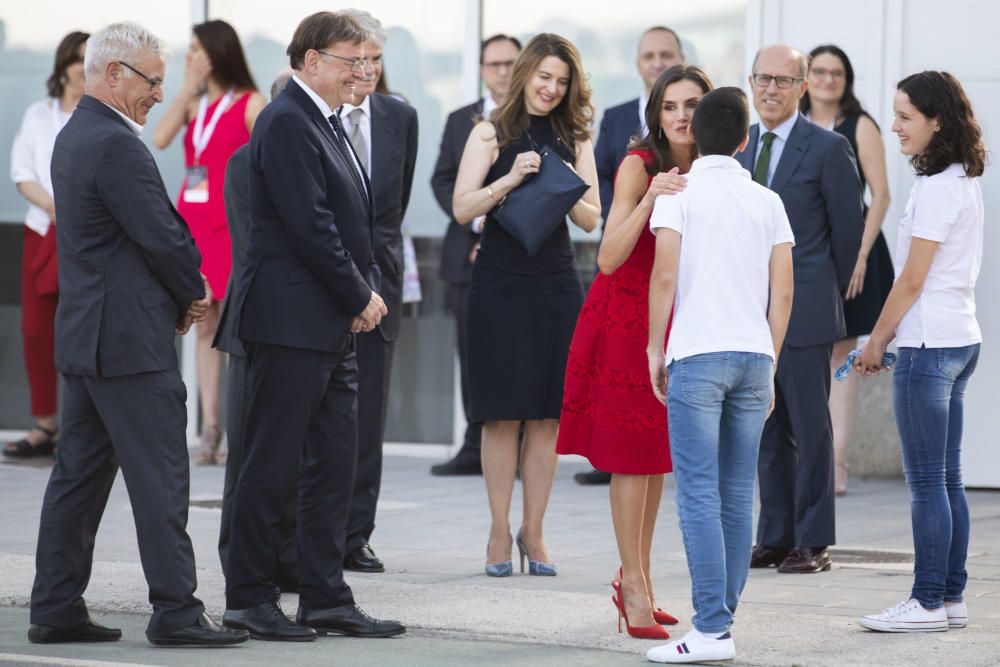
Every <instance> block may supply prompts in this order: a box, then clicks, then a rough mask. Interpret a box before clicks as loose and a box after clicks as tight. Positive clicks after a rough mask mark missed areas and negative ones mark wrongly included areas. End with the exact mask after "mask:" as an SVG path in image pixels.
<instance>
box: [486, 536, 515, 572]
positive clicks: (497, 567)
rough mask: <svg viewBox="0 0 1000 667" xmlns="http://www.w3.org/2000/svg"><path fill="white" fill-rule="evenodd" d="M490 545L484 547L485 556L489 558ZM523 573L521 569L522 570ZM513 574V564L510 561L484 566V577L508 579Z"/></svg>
mask: <svg viewBox="0 0 1000 667" xmlns="http://www.w3.org/2000/svg"><path fill="white" fill-rule="evenodd" d="M489 553H490V545H489V544H488V543H487V545H486V555H487V558H488V557H489ZM522 571H523V569H522ZM512 574H514V563H512V562H511V561H509V560H507V561H503V562H502V563H487V564H486V576H488V577H509V576H511V575H512Z"/></svg>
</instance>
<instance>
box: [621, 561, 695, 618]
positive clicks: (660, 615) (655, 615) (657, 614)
mask: <svg viewBox="0 0 1000 667" xmlns="http://www.w3.org/2000/svg"><path fill="white" fill-rule="evenodd" d="M621 578H622V568H621V567H619V568H618V581H612V582H611V588H614V589H615V590H616V591H617V590H619V588H620V587H621V584H620V583H619V582H620V581H621ZM615 584H618V586H617V587H616V586H615ZM653 620H654V621H656V622H657V623H659V624H660V625H677V624H678V623H680V621H678V620H677V617H676V616H674V615H673V614H668V613H667V612H665V611H663V610H662V609H660V608H659V607H657V608H656V609H654V610H653Z"/></svg>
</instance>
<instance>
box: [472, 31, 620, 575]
mask: <svg viewBox="0 0 1000 667" xmlns="http://www.w3.org/2000/svg"><path fill="white" fill-rule="evenodd" d="M593 115H594V111H593V107H592V106H591V104H590V87H589V85H588V84H587V80H586V78H585V76H584V72H583V67H582V66H581V64H580V54H579V52H578V51H577V49H576V47H575V46H573V45H572V44H571V43H570V42H569V41H567V40H566V39H564V38H562V37H560V36H558V35H553V34H541V35H538V36H537V37H535V38H534V39H532V40H531V42H529V43H528V45H527V46H526V47H525V49H524V51H523V52H521V55H520V57H519V58H518V60H517V62H516V63H515V65H514V72H513V75H512V77H511V84H510V94H509V96H508V98H507V101H506V102H505V103H504V104H503V105H501V106H500V107H499V108H497V109H496V110H495V111H494V112H493V114H492V116H491V117H490V119H489V120H486V121H483V122H481V123H479V124H478V125H476V127H475V128H474V129H473V131H472V134H471V135H470V136H469V140H468V142H467V143H466V145H465V152H464V153H463V155H462V162H461V165H460V166H459V170H458V177H457V180H456V182H455V194H454V201H453V204H454V213H455V219H456V220H458V222H460V223H462V224H467V223H469V222H471V221H472V220H473V219H474V218H476V217H478V216H483V215H485V216H486V225H485V228H484V230H483V236H482V241H481V246H480V249H479V255H478V257H477V258H476V264H475V267H474V269H473V272H472V283H471V285H470V287H469V376H470V385H471V386H470V389H471V406H470V412H471V417H472V421H477V422H484V424H483V444H482V462H483V475H484V477H485V478H486V492H487V495H488V496H489V503H490V513H491V515H492V526H491V528H490V538H489V543H488V545H487V554H486V573H487V574H489V575H491V576H509V575H510V574H511V573H512V571H513V564H512V563H511V551H512V549H513V539H512V537H511V530H510V519H509V516H508V515H509V513H510V502H511V494H512V493H513V489H514V477H515V473H516V471H517V464H518V445H519V443H518V428H519V425H520V423H521V422H522V421H523V422H524V424H525V429H524V430H525V433H524V455H523V457H522V458H521V480H522V483H523V485H524V510H523V519H522V523H521V528H520V530H519V531H518V535H517V545H518V551H519V552H520V555H521V566H522V570H523V568H524V560H525V558H527V559H528V561H529V573H530V574H539V575H549V576H551V575H554V574H555V573H556V570H555V566H554V565H553V564H552V563H551V562H550V561H549V557H548V552H547V551H546V549H545V543H544V540H543V536H542V520H543V518H544V516H545V507H546V505H547V504H548V499H549V492H550V491H551V490H552V480H553V478H554V477H555V469H556V446H555V445H556V434H557V432H558V429H559V411H560V409H561V407H562V392H563V378H564V377H565V373H566V357H567V354H568V352H569V343H570V339H571V338H572V337H573V327H574V326H575V324H576V318H577V315H578V314H579V312H580V307H581V305H582V304H583V285H582V284H581V282H580V276H579V273H578V272H577V268H576V260H575V258H574V256H573V248H572V246H571V245H570V239H569V228H568V226H567V225H566V223H565V222H564V223H563V224H562V225H560V226H559V227H558V228H557V229H556V231H555V232H554V233H553V234H552V235H551V236H550V237H549V238H548V240H547V241H546V242H545V243H544V244H543V245H542V247H541V249H540V250H539V251H538V252H537V253H536V254H535V255H530V256H529V255H528V253H527V251H525V249H524V248H523V247H522V246H521V245H520V244H519V243H518V242H517V240H515V238H514V237H513V236H511V235H510V234H509V233H507V231H506V230H504V229H503V227H501V226H500V223H498V222H497V221H496V220H494V219H493V218H492V215H491V211H492V210H493V208H494V207H495V206H496V205H497V204H499V203H500V202H501V201H502V200H503V198H504V197H506V196H507V194H508V193H509V192H511V191H512V190H514V189H515V188H516V187H517V186H518V185H520V184H521V182H522V181H523V180H524V178H525V176H527V175H528V174H533V173H536V172H537V171H538V168H539V163H540V157H539V154H538V152H537V150H538V149H540V148H542V147H544V146H549V147H551V148H552V149H553V150H554V151H555V152H556V153H558V154H559V156H560V157H562V158H563V160H565V161H566V162H567V163H569V164H571V165H574V168H575V169H576V171H577V173H579V174H580V176H581V178H583V180H584V181H586V182H587V183H588V184H590V185H591V187H590V188H589V189H588V190H587V191H586V193H584V195H583V196H582V197H581V198H580V200H579V201H578V202H577V203H576V204H575V205H574V206H573V208H572V210H571V211H570V213H569V217H570V220H572V222H573V223H574V224H575V225H577V226H578V227H580V228H581V229H584V230H586V231H588V232H589V231H591V230H593V229H594V228H595V227H597V223H598V220H599V216H600V210H601V207H600V201H599V197H598V190H597V169H596V167H595V163H594V151H593V145H592V143H591V140H590V135H589V128H590V125H591V123H592V121H593Z"/></svg>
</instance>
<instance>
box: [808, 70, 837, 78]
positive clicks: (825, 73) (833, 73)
mask: <svg viewBox="0 0 1000 667" xmlns="http://www.w3.org/2000/svg"><path fill="white" fill-rule="evenodd" d="M809 73H810V74H812V75H814V76H815V77H816V78H817V79H825V78H826V77H830V78H831V79H843V78H844V74H845V72H844V70H842V69H824V68H822V67H813V68H812V69H811V70H809Z"/></svg>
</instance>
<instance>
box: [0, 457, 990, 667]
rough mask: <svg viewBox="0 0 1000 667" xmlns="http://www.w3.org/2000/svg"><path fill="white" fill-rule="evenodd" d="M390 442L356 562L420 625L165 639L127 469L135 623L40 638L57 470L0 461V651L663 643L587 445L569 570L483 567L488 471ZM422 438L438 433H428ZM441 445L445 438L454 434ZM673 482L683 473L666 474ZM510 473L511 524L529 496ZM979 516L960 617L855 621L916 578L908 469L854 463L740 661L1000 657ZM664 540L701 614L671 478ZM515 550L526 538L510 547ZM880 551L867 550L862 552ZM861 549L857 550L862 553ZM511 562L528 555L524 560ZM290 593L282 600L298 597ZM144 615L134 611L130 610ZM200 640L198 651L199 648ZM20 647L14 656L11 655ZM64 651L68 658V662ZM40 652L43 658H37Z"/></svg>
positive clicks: (666, 603) (238, 658) (686, 622)
mask: <svg viewBox="0 0 1000 667" xmlns="http://www.w3.org/2000/svg"><path fill="white" fill-rule="evenodd" d="M407 451H419V450H406V449H405V448H404V447H393V448H391V450H390V452H389V453H388V454H387V456H386V459H385V476H384V480H383V485H382V489H383V491H382V502H381V505H380V511H379V520H378V527H377V529H376V531H375V535H374V537H373V546H374V547H375V549H376V551H377V552H378V554H379V555H380V556H381V557H382V558H383V560H385V562H386V565H387V568H388V571H387V572H386V573H385V574H380V575H354V574H351V575H349V582H350V584H351V586H352V587H353V588H354V591H355V595H356V597H357V599H358V601H359V603H360V604H361V605H362V606H363V607H364V608H365V609H366V610H368V611H369V612H370V613H372V614H373V615H376V616H379V615H383V616H386V617H393V618H399V619H400V620H402V621H404V622H405V623H407V624H408V625H409V627H410V628H411V632H410V633H409V634H408V635H406V636H405V637H403V638H399V639H396V640H389V641H387V642H379V641H373V640H368V641H360V640H326V641H324V642H321V643H317V644H309V645H301V646H289V645H284V644H268V643H257V642H254V643H252V644H251V645H250V646H245V647H242V648H239V649H232V650H228V651H213V652H204V653H203V652H192V651H164V650H163V649H159V650H157V649H153V648H152V647H149V646H148V645H147V644H145V642H144V639H143V635H142V632H141V629H142V628H143V627H144V625H145V618H144V617H143V616H139V615H140V614H141V615H145V614H147V613H148V604H147V602H146V588H145V583H144V580H143V578H142V572H141V569H140V567H139V558H138V550H137V548H136V545H135V531H134V527H133V524H132V517H131V511H130V509H129V504H128V499H127V496H126V494H125V489H124V485H123V484H122V483H121V479H120V478H119V480H118V482H117V483H116V485H115V488H114V490H113V492H112V497H111V500H110V501H109V503H108V510H107V512H106V514H105V517H104V521H103V523H102V526H101V531H100V533H99V535H98V538H97V549H96V554H95V558H96V561H97V562H96V564H95V568H94V575H93V578H92V581H91V585H90V588H89V590H88V592H87V600H88V602H89V604H90V606H91V609H92V610H94V611H95V612H101V613H104V612H111V613H112V615H111V617H110V618H109V619H105V620H109V621H111V622H115V623H120V624H121V627H123V629H124V630H125V632H126V638H125V639H124V640H123V641H122V642H120V643H118V644H117V645H115V646H88V647H82V648H81V647H36V646H33V645H30V644H28V642H27V640H26V637H25V630H26V627H27V610H26V609H24V608H23V607H24V606H26V604H27V599H28V594H29V592H30V588H31V579H32V576H33V569H34V564H33V558H32V553H33V550H34V545H35V539H36V535H37V523H38V512H39V508H40V503H41V497H42V493H43V490H44V485H45V481H46V479H47V476H48V471H47V470H46V469H44V468H32V467H21V466H11V465H0V488H3V489H4V501H3V502H2V503H0V526H3V532H2V534H0V573H2V574H0V607H8V609H0V664H5V661H7V663H9V664H18V662H17V659H12V658H8V657H5V656H10V655H15V656H25V655H32V656H49V657H51V659H52V660H53V662H51V663H42V664H60V665H70V664H76V663H73V662H67V661H66V660H67V659H74V660H84V661H86V660H97V661H109V662H104V663H102V664H110V663H128V662H131V663H140V664H212V665H216V664H218V665H227V664H237V663H239V664H244V665H247V666H248V667H249V666H250V665H255V664H258V663H260V664H264V662H265V661H266V662H268V663H274V662H275V661H276V660H281V661H285V662H289V663H290V664H303V665H306V664H318V663H319V662H320V661H323V664H329V663H330V662H331V661H332V662H333V663H334V664H360V663H362V662H363V663H364V664H371V665H381V664H399V663H400V662H406V663H408V664H411V665H443V664H475V663H476V662H485V661H488V662H490V663H497V664H517V665H560V664H577V665H591V664H593V665H605V664H620V665H629V664H633V665H638V664H643V663H644V659H643V655H644V652H645V650H646V649H647V648H649V647H650V646H652V645H655V644H654V643H652V642H648V641H640V640H634V639H631V638H628V637H627V636H625V635H619V634H618V633H617V632H616V625H617V624H616V615H615V610H614V607H613V606H612V605H611V603H610V600H609V597H610V594H611V589H610V587H609V585H608V582H609V581H610V579H611V576H612V574H613V573H614V571H615V569H616V568H617V566H618V557H617V552H616V548H615V542H614V536H613V532H612V527H611V521H610V516H609V514H610V513H609V509H608V496H607V489H606V488H592V487H591V488H587V487H580V486H577V485H576V484H575V483H574V482H573V481H572V474H573V473H574V472H577V471H580V470H583V469H585V464H584V463H582V462H581V461H579V460H574V459H570V460H567V461H563V462H562V464H561V465H560V468H559V472H558V475H557V479H556V482H555V487H554V489H553V494H552V499H551V501H550V506H549V513H548V515H547V526H546V541H547V544H548V548H549V552H550V555H551V556H552V558H553V559H554V560H555V561H556V562H557V564H558V566H559V576H557V577H551V578H544V577H528V576H520V575H515V576H514V577H512V578H509V579H491V578H488V577H486V576H484V575H483V574H482V565H483V562H484V556H485V543H486V535H487V530H488V512H487V509H486V500H485V490H484V487H483V482H482V479H481V478H478V477H468V478H434V477H431V476H430V475H429V473H428V468H429V466H430V464H431V463H433V462H434V459H428V458H421V457H419V456H413V455H401V452H402V453H405V452H407ZM424 451H425V450H424ZM442 455H443V451H442ZM667 484H668V486H671V487H672V480H671V479H670V478H669V477H668V482H667ZM221 487H222V469H221V468H206V467H192V484H191V489H192V498H193V499H194V500H196V501H208V502H206V503H205V504H208V505H211V504H212V503H211V502H210V501H211V500H213V499H217V498H219V497H221ZM519 494H520V486H518V487H517V488H516V489H515V500H514V508H513V510H512V515H511V516H512V525H513V528H514V529H515V530H516V529H517V525H518V520H517V517H518V516H519V512H520V498H519ZM969 500H970V505H971V511H972V516H973V533H972V544H971V552H972V554H971V557H970V560H969V574H970V579H969V587H968V596H967V601H968V606H969V611H970V616H971V619H970V626H969V628H967V629H965V630H960V631H950V632H947V633H936V634H930V635H904V636H899V635H881V634H875V633H869V632H867V631H864V630H862V629H860V628H859V627H858V626H857V624H856V619H857V617H858V616H860V615H863V614H866V613H871V612H876V611H878V610H880V609H882V608H883V607H888V606H892V605H894V604H895V603H896V602H898V601H900V600H901V599H903V598H905V597H907V594H908V591H909V587H910V584H911V577H912V570H911V568H912V565H911V564H909V563H908V562H906V561H908V559H909V556H912V541H911V537H910V519H909V501H908V494H907V492H906V489H905V486H904V485H903V483H902V482H899V481H878V480H872V481H860V480H852V482H851V487H850V493H849V495H848V496H846V497H844V498H841V499H838V501H837V502H838V507H837V509H838V536H839V537H838V542H839V544H840V547H839V548H840V549H843V550H844V551H842V552H841V554H840V555H838V556H835V560H836V562H837V563H838V564H837V565H836V566H835V568H834V569H833V570H832V571H831V572H828V573H823V574H819V575H779V574H777V573H776V572H775V571H774V570H773V569H771V570H768V571H753V572H752V573H751V577H750V581H749V582H748V585H747V589H746V591H745V593H744V597H743V604H742V605H741V607H740V609H739V614H738V619H737V623H736V625H735V626H734V628H733V635H734V638H735V639H736V643H737V652H738V655H737V658H738V659H737V663H736V664H741V665H796V664H798V665H879V666H880V667H890V666H893V665H924V664H928V665H930V664H935V665H940V664H949V665H984V666H985V665H998V664H1000V493H997V492H984V491H973V492H970V494H969ZM218 521H219V511H218V510H217V509H203V508H199V507H192V510H191V514H190V520H189V530H190V533H191V536H192V540H193V543H194V546H195V553H196V557H197V562H198V566H199V571H198V580H199V590H198V594H199V596H200V597H202V599H203V600H204V601H205V603H206V605H207V606H208V608H209V611H210V612H211V613H213V614H215V615H220V614H221V612H222V610H223V606H224V597H223V590H224V582H223V579H222V575H221V571H220V568H219V566H218V556H217V554H216V551H215V541H216V539H217V536H218ZM657 530H658V533H657V540H656V544H655V547H654V567H653V576H654V582H655V584H656V590H657V596H658V601H659V603H660V606H662V607H663V608H664V609H667V610H668V611H670V612H672V613H674V614H675V615H677V616H678V617H680V618H681V619H682V621H681V624H680V625H679V626H676V628H675V629H672V632H673V634H674V635H675V636H681V635H682V634H683V633H684V632H686V631H687V630H688V629H689V628H690V616H691V614H692V611H691V606H690V582H689V579H688V575H687V568H686V563H685V559H684V553H683V547H682V545H681V541H680V534H679V531H678V528H677V517H676V513H675V507H674V503H673V493H672V488H670V489H668V490H667V492H666V493H665V494H664V499H663V504H662V508H661V512H660V517H659V521H658V526H657ZM877 552H880V553H877ZM514 555H515V556H516V551H515V554H514ZM865 560H868V561H874V562H870V563H865V562H862V561H865ZM855 561H856V562H855ZM517 569H518V568H517V563H516V562H515V571H517ZM296 604H297V601H296V598H295V596H294V595H286V596H284V599H283V606H284V608H285V610H286V612H288V613H292V614H294V611H295V608H296ZM131 614H136V615H131ZM195 655H197V656H198V657H197V658H194V657H193V656H195ZM11 660H14V661H13V662H11ZM60 660H62V662H60ZM25 664H37V663H25Z"/></svg>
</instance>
